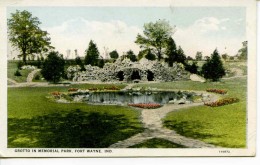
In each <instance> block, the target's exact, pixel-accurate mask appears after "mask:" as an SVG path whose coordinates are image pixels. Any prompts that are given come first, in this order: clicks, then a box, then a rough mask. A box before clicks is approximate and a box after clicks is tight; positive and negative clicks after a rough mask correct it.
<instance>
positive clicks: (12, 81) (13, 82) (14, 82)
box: [7, 78, 18, 85]
mask: <svg viewBox="0 0 260 165" xmlns="http://www.w3.org/2000/svg"><path fill="white" fill-rule="evenodd" d="M7 81H9V82H11V83H12V84H14V85H16V84H18V82H17V81H15V80H13V79H10V78H7Z"/></svg>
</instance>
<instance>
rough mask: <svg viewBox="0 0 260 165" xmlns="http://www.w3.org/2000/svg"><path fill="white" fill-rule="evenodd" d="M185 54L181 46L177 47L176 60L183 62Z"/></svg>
mask: <svg viewBox="0 0 260 165" xmlns="http://www.w3.org/2000/svg"><path fill="white" fill-rule="evenodd" d="M185 60H186V56H185V54H184V51H183V50H182V48H181V46H179V47H178V49H177V57H176V62H178V63H182V64H185Z"/></svg>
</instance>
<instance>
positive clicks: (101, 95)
mask: <svg viewBox="0 0 260 165" xmlns="http://www.w3.org/2000/svg"><path fill="white" fill-rule="evenodd" d="M194 95H195V93H193V92H180V91H179V92H172V91H171V92H168V91H156V92H154V91H153V92H151V91H145V92H138V91H135V92H133V91H131V92H130V91H116V92H93V93H90V94H89V96H88V99H87V102H90V103H101V104H129V103H133V104H138V103H158V104H167V103H169V102H172V103H178V104H185V103H187V102H191V101H192V98H193V96H194Z"/></svg>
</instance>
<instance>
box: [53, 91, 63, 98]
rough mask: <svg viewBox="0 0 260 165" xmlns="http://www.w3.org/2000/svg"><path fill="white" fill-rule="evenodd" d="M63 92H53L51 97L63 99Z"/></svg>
mask: <svg viewBox="0 0 260 165" xmlns="http://www.w3.org/2000/svg"><path fill="white" fill-rule="evenodd" d="M61 94H62V93H61V92H58V91H54V92H51V95H52V96H53V97H55V98H60V97H61Z"/></svg>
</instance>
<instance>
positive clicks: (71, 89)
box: [68, 88, 79, 92]
mask: <svg viewBox="0 0 260 165" xmlns="http://www.w3.org/2000/svg"><path fill="white" fill-rule="evenodd" d="M78 90H79V89H78V88H70V89H68V91H69V92H77V91H78Z"/></svg>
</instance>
